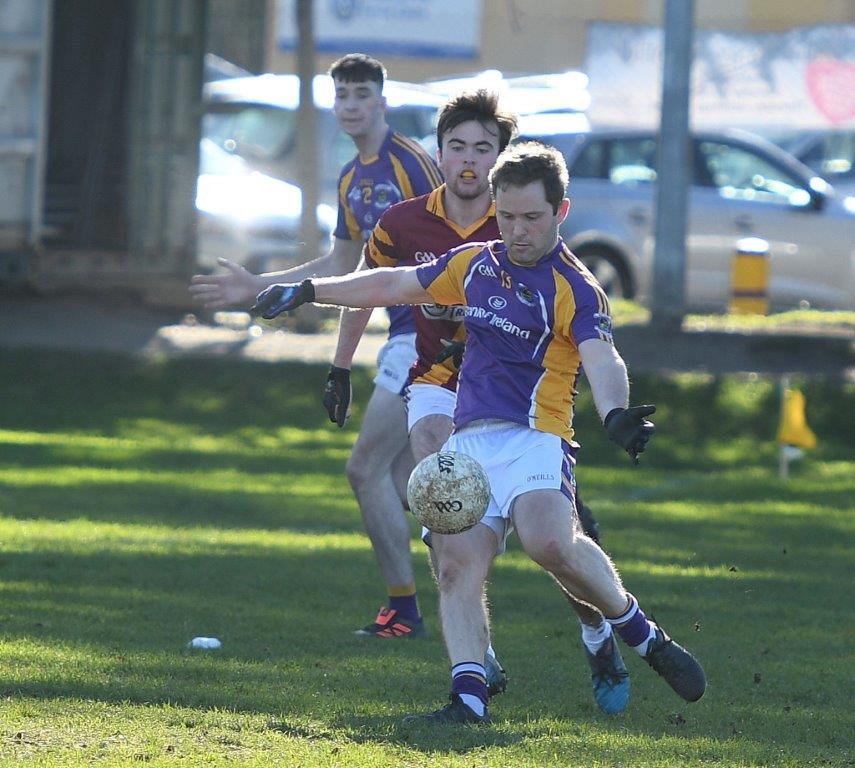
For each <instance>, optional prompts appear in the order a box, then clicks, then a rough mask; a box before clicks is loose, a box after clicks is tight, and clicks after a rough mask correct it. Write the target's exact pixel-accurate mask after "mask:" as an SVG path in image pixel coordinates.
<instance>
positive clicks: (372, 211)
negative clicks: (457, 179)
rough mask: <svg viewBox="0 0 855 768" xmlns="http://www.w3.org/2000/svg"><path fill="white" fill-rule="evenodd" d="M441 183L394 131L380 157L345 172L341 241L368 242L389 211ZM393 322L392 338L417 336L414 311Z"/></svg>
mask: <svg viewBox="0 0 855 768" xmlns="http://www.w3.org/2000/svg"><path fill="white" fill-rule="evenodd" d="M441 182H442V177H441V176H440V173H439V170H438V169H437V167H436V164H435V163H434V162H433V160H431V158H430V155H428V153H427V152H426V151H425V150H424V149H423V148H422V147H421V145H419V144H418V143H417V142H415V141H413V140H412V139H408V138H407V137H406V136H404V135H402V134H400V133H398V132H397V131H393V130H392V129H391V128H390V129H389V132H388V133H387V134H386V138H385V139H384V140H383V144H382V145H381V146H380V151H379V152H378V153H377V154H376V155H375V156H374V157H371V158H369V159H368V160H365V161H363V160H361V159H360V158H359V156H358V155H357V156H356V157H354V158H353V160H351V161H350V162H349V163H347V165H345V166H344V168H342V170H341V176H339V180H338V223H337V225H336V228H335V236H336V237H337V238H340V239H342V240H357V241H360V242H364V241H366V240H367V239H368V237H369V235H370V234H371V230H373V229H374V225H375V224H376V223H377V222H378V221H379V219H380V216H381V215H382V213H383V212H384V211H385V210H386V209H388V208H390V207H391V206H393V205H394V204H395V203H400V202H401V201H402V200H408V199H409V198H411V197H418V196H419V195H425V194H427V193H428V192H430V191H431V190H432V189H434V188H436V187H438V186H439V185H440V183H441ZM389 323H390V325H389V336H390V337H391V336H397V335H398V334H400V333H412V332H413V331H414V330H415V325H414V321H413V311H412V308H411V307H392V308H390V309H389Z"/></svg>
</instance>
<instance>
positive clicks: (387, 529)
mask: <svg viewBox="0 0 855 768" xmlns="http://www.w3.org/2000/svg"><path fill="white" fill-rule="evenodd" d="M329 73H330V75H331V77H332V79H333V82H334V84H335V102H334V106H333V111H334V113H335V116H336V119H337V120H338V123H339V125H340V126H341V128H342V130H344V131H345V133H347V134H348V135H349V136H350V137H351V139H353V143H354V144H355V145H356V149H357V155H356V157H354V158H353V160H351V161H350V162H349V163H347V164H346V165H345V166H344V168H343V169H342V171H341V175H340V177H339V195H338V197H339V200H338V225H337V227H336V230H335V236H334V239H333V246H332V250H331V251H330V253H329V254H327V255H326V256H323V257H321V258H320V259H316V260H315V261H310V262H308V263H306V264H303V265H301V266H299V267H296V268H294V269H289V270H287V271H284V272H271V273H267V274H263V275H253V274H251V273H250V272H248V271H247V270H245V269H244V268H243V267H241V266H239V265H238V264H235V263H233V262H230V261H227V260H225V259H223V260H221V261H220V264H221V265H222V266H224V267H225V268H226V270H227V273H226V274H224V275H196V276H195V277H194V278H193V282H192V284H191V286H190V292H191V293H192V294H193V295H194V296H195V297H196V298H198V299H199V300H201V301H202V302H203V303H204V305H205V306H206V307H209V308H220V307H226V306H231V305H235V304H242V305H244V306H246V305H248V304H250V303H251V302H252V300H253V299H254V298H255V296H256V294H258V292H259V291H261V290H263V289H264V288H266V287H267V286H269V285H273V284H274V283H279V282H282V280H283V279H285V280H301V279H303V278H305V277H309V276H314V275H336V274H343V273H346V272H352V271H353V269H354V268H355V267H356V265H357V263H358V261H359V257H360V255H361V253H362V248H363V245H364V243H365V239H366V238H367V237H368V235H369V234H370V233H371V230H372V229H373V227H374V225H375V223H376V222H377V220H378V219H379V218H380V215H381V214H382V213H383V211H385V210H386V209H387V208H389V207H390V206H391V205H393V204H395V203H397V202H400V201H401V200H405V199H407V198H410V197H414V196H417V195H423V194H426V193H428V192H430V191H431V190H432V189H434V188H435V187H437V186H438V185H439V184H440V182H441V180H442V179H441V178H440V175H439V171H438V169H437V167H436V165H435V163H434V161H433V160H432V159H431V158H430V156H429V155H428V154H427V153H426V152H425V151H424V149H422V148H421V146H420V145H418V144H417V143H416V142H414V141H412V140H410V139H409V138H407V137H406V136H403V135H401V134H400V133H397V132H396V131H393V130H392V129H391V128H390V127H389V125H388V124H387V123H386V118H385V106H386V104H385V99H384V98H383V83H384V81H385V76H386V71H385V69H384V68H383V65H382V64H381V63H380V62H379V61H377V60H376V59H373V58H371V57H370V56H366V55H364V54H359V53H352V54H348V55H347V56H344V57H342V58H341V59H338V60H337V61H336V62H334V63H333V65H332V66H331V67H330V71H329ZM389 318H390V328H389V340H388V342H387V343H386V344H385V345H384V347H383V349H381V351H380V354H379V356H378V360H377V367H378V372H377V376H376V378H375V379H374V383H375V388H374V392H373V394H372V396H371V399H370V400H369V402H368V406H367V408H366V411H365V416H364V418H363V421H362V428H361V430H360V433H359V437H358V439H357V441H356V444H355V445H354V447H353V451H352V453H351V455H350V459H349V460H348V463H347V476H348V479H349V481H350V484H351V486H352V487H353V490H354V493H355V494H356V498H357V501H358V502H359V508H360V511H361V513H362V518H363V520H364V523H365V529H366V531H367V533H368V536H369V538H370V539H371V544H372V546H373V548H374V551H375V553H376V555H377V559H378V561H379V564H380V570H381V572H382V575H383V579H384V581H385V582H386V587H387V592H388V595H389V609H391V610H393V611H395V612H396V613H397V614H398V615H399V616H400V617H401V618H405V619H406V620H407V621H408V623H407V625H406V626H405V627H404V630H402V636H416V635H419V634H423V633H424V625H423V622H422V618H421V613H420V611H419V605H418V600H417V597H416V586H415V578H414V575H413V566H412V559H411V556H410V549H409V526H408V525H407V521H406V517H405V512H404V499H405V497H406V490H405V489H406V483H407V478H408V476H409V473H410V471H411V470H412V467H413V460H412V453H411V451H410V448H409V444H408V440H407V430H406V423H407V420H406V414H405V411H404V403H403V401H402V399H401V397H400V396H399V395H400V392H401V390H402V388H403V387H404V385H405V384H406V380H407V373H408V371H409V368H410V366H411V365H412V363H413V361H414V360H415V359H416V352H415V326H414V322H413V311H412V308H410V307H393V308H391V309H390V310H389ZM387 610H388V609H385V608H382V609H381V611H380V617H382V616H383V615H384V613H385V612H386V611H387ZM402 626H403V625H402ZM384 629H385V627H384V626H381V625H379V624H378V623H377V622H371V623H370V624H368V625H367V626H366V627H364V628H361V629H359V630H357V633H358V634H363V635H369V636H374V637H377V636H382V635H379V634H378V633H379V632H381V631H383V630H384Z"/></svg>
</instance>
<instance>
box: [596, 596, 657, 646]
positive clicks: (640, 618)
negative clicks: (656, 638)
mask: <svg viewBox="0 0 855 768" xmlns="http://www.w3.org/2000/svg"><path fill="white" fill-rule="evenodd" d="M629 599H630V604H629V608H627V609H626V611H624V612H623V613H622V614H621V615H620V616H616V617H614V618H611V619H609V618H607V621H608V622H609V624H611V625H612V627H614V630H615V632H617V634H618V636H619V637H620V638H621V640H623V641H624V642H625V643H626V644H627V645H629V646H632V647H633V648H638V646H640V645H641V644H642V643H646V641H647V639H648V638H649V637H650V635H651V633H652V632H653V625H652V624H651V623H650V622H649V621H648V620H647V616H645V615H644V611H642V610H641V608H640V606H639V605H638V601H637V600H636V599H635V598H634V597H633V596H632V595H629ZM643 650H646V648H645V649H642V651H643Z"/></svg>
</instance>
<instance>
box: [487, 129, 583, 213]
mask: <svg viewBox="0 0 855 768" xmlns="http://www.w3.org/2000/svg"><path fill="white" fill-rule="evenodd" d="M533 181H542V182H543V191H544V194H545V195H546V200H547V202H549V203H550V204H551V205H552V212H553V213H558V209H559V207H560V206H561V201H562V200H563V199H564V194H565V192H566V191H567V183H568V182H569V181H570V175H569V174H568V173H567V164H566V163H565V162H564V157H563V156H562V154H561V153H560V152H559V151H558V150H557V149H555V147H550V146H549V145H548V144H541V143H540V142H539V141H523V142H520V143H519V144H514V145H513V146H510V147H508V148H507V149H506V150H505V151H504V152H502V154H501V155H499V158H498V160H496V164H495V165H494V166H493V169H492V170H491V171H490V189H491V191H492V193H493V199H495V197H496V190H497V189H498V188H500V187H501V188H502V189H504V188H505V187H525V186H526V185H528V184H531V183H532V182H533Z"/></svg>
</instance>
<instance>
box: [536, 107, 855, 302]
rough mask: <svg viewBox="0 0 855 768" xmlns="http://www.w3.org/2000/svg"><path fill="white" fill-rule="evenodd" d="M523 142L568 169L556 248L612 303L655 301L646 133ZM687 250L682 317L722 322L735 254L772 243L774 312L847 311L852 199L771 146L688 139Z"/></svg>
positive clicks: (651, 167)
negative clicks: (543, 149) (742, 244)
mask: <svg viewBox="0 0 855 768" xmlns="http://www.w3.org/2000/svg"><path fill="white" fill-rule="evenodd" d="M520 127H521V131H520V133H521V136H522V137H523V138H527V139H538V140H540V141H543V142H545V143H547V144H552V145H554V146H556V147H557V148H558V149H560V150H561V152H562V153H563V154H564V157H565V159H566V160H567V165H568V167H569V169H570V179H571V181H570V198H571V200H572V206H571V209H570V215H569V216H568V217H567V220H566V221H565V223H564V225H563V228H562V236H563V237H564V238H565V240H566V241H567V242H568V243H569V245H570V247H571V248H572V249H573V250H574V252H575V253H576V254H577V255H579V256H580V258H582V260H583V261H585V263H587V264H588V266H589V267H590V268H591V269H592V270H593V272H594V273H595V274H596V275H597V277H598V278H599V279H600V281H601V282H602V284H603V285H604V286H605V287H606V290H607V291H608V292H609V293H610V294H611V295H613V296H624V297H627V298H633V297H637V298H638V299H640V300H642V301H645V300H647V299H648V298H649V296H650V294H651V281H652V274H653V234H654V202H655V196H654V184H655V182H656V144H657V136H656V134H655V132H653V131H644V130H608V131H606V130H592V131H590V132H585V133H575V132H568V131H566V130H562V128H561V125H560V121H559V120H556V121H555V123H554V125H552V126H544V125H543V124H541V125H538V126H535V125H534V124H533V123H531V122H529V121H527V119H526V118H523V119H522V121H521V126H520ZM690 157H691V163H692V177H691V179H692V180H691V187H690V190H689V226H688V232H687V238H686V257H687V264H686V302H687V305H688V307H689V308H694V309H707V310H709V309H712V310H723V309H725V308H726V306H727V304H728V300H729V298H730V271H731V261H732V257H733V252H734V248H735V245H736V242H737V241H738V240H739V239H741V238H744V237H759V238H763V239H764V240H766V241H768V243H769V246H770V253H771V263H770V285H769V295H770V300H771V303H772V305H773V307H776V308H787V307H794V306H799V304H800V302H808V303H809V304H810V305H811V306H813V307H817V308H827V309H852V308H853V307H855V198H846V197H842V196H838V195H836V194H835V192H834V190H833V189H832V187H831V186H829V185H828V184H827V183H826V182H825V181H824V180H822V179H821V178H819V177H818V176H816V175H815V174H814V173H813V172H812V171H811V170H810V169H809V168H808V167H806V166H804V165H802V164H801V163H800V162H798V161H797V160H795V159H794V158H793V157H791V156H790V155H788V154H787V153H785V152H784V151H783V150H781V149H779V148H778V147H776V146H775V145H773V144H771V143H769V142H767V141H765V140H763V139H761V138H759V137H756V136H753V135H752V134H748V133H744V132H737V131H722V132H715V133H712V132H706V133H696V134H694V135H693V136H692V137H691V155H690Z"/></svg>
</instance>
